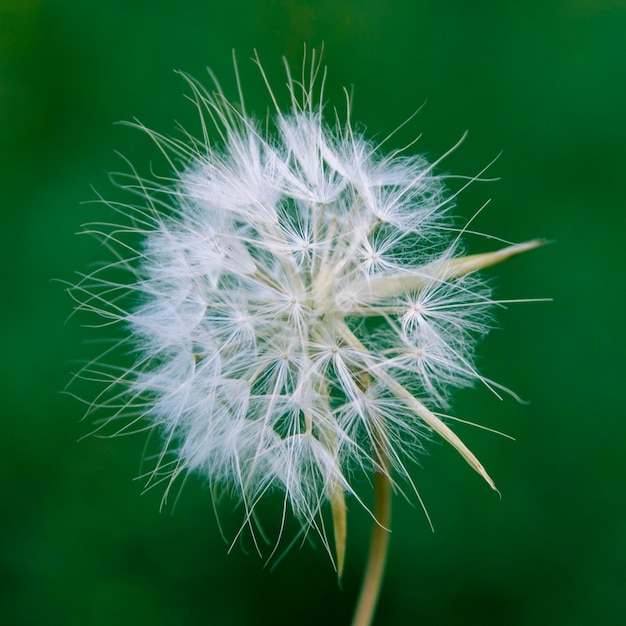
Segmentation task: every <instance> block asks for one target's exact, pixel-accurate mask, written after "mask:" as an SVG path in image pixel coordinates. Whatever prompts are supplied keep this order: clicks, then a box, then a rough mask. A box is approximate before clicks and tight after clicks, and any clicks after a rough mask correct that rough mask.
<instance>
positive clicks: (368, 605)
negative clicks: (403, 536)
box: [352, 471, 391, 626]
mask: <svg viewBox="0 0 626 626" xmlns="http://www.w3.org/2000/svg"><path fill="white" fill-rule="evenodd" d="M374 493H375V502H374V517H375V519H374V523H373V525H372V535H371V538H370V551H369V555H368V559H367V569H366V570H365V576H364V577H363V584H362V586H361V594H360V595H359V600H358V602H357V606H356V610H355V613H354V619H353V621H352V626H370V624H371V623H372V620H373V619H374V611H375V610H376V603H377V602H378V596H379V595H380V589H381V585H382V581H383V574H384V571H385V561H386V558H387V547H388V545H389V527H390V522H391V481H390V478H389V475H388V474H387V473H386V472H385V471H378V472H376V474H375V475H374Z"/></svg>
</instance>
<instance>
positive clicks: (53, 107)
mask: <svg viewBox="0 0 626 626" xmlns="http://www.w3.org/2000/svg"><path fill="white" fill-rule="evenodd" d="M322 42H323V43H324V46H325V52H324V55H325V61H326V63H327V65H328V67H329V76H328V98H329V100H333V101H335V102H338V104H339V106H342V105H343V99H342V92H341V88H342V87H343V86H346V87H348V89H353V92H354V107H353V114H354V115H353V117H354V119H355V120H358V121H359V122H361V123H362V124H363V127H365V128H366V129H367V131H366V132H367V134H368V135H369V136H371V137H373V138H376V137H378V138H382V137H385V136H386V135H387V134H388V133H389V132H390V131H392V130H393V129H394V128H395V127H397V126H398V125H399V124H400V123H402V122H403V121H404V120H405V119H406V118H407V117H408V116H409V115H411V114H412V113H413V112H414V111H415V110H416V109H418V108H419V107H421V106H422V105H423V104H424V103H426V104H425V106H424V107H423V108H422V110H421V111H420V113H419V114H418V115H417V117H416V118H415V119H414V120H413V121H412V122H411V123H410V124H408V125H407V126H405V127H403V128H402V129H401V130H400V131H399V132H398V133H397V135H396V136H395V137H394V138H393V139H392V140H391V142H390V144H389V145H390V147H398V146H400V145H403V144H405V143H408V142H409V141H410V140H411V139H412V137H413V136H415V135H417V134H421V135H422V138H421V139H420V141H419V143H418V144H417V145H416V146H415V148H414V149H415V150H419V151H422V152H425V153H427V154H428V155H430V156H431V157H433V158H436V157H437V156H438V155H440V154H441V153H443V152H444V151H445V150H447V149H448V148H449V147H450V146H451V145H453V144H454V143H455V142H456V141H457V140H458V139H459V137H460V136H461V135H462V133H463V132H464V131H465V130H468V131H469V135H468V138H467V139H466V141H465V142H464V143H463V145H462V146H461V147H460V148H459V149H458V150H456V151H455V152H454V154H452V155H451V156H450V157H449V158H448V159H447V160H446V161H445V163H444V164H443V167H444V168H445V170H446V171H451V172H455V173H460V174H468V175H472V174H476V173H477V172H478V171H480V170H481V169H482V167H484V166H485V165H487V164H488V163H489V162H490V161H491V160H492V159H493V158H494V157H496V156H498V155H499V154H500V153H501V154H500V156H499V158H498V159H497V161H496V162H495V164H494V165H493V166H492V167H491V168H490V170H489V174H490V175H491V176H493V177H494V178H499V179H500V180H499V181H497V182H491V183H480V184H475V185H473V186H472V187H470V188H469V189H468V190H466V191H465V192H464V193H463V195H462V196H461V197H460V199H459V203H458V204H459V205H458V209H457V211H458V213H459V215H460V216H463V217H465V218H468V217H470V216H471V215H473V214H474V212H475V211H476V210H477V209H478V208H479V207H480V206H481V205H482V204H483V203H484V202H485V201H486V200H488V199H491V203H490V204H489V206H488V207H487V208H486V209H485V210H484V211H483V212H482V214H481V215H480V216H479V217H478V218H477V220H476V222H475V224H474V225H475V227H476V228H477V229H479V230H482V231H485V232H489V233H493V234H496V235H499V236H501V237H504V238H506V239H512V240H516V241H523V240H526V239H529V238H534V237H538V236H540V237H546V238H548V239H550V240H552V242H553V243H552V244H551V245H549V246H545V247H544V248H542V249H539V250H536V251H533V252H532V253H529V254H528V255H524V256H523V257H520V258H516V259H513V260H511V261H510V262H508V263H507V264H505V265H502V266H498V267H497V268H495V269H494V270H493V271H490V275H492V276H493V277H494V282H495V285H496V288H497V294H498V296H500V297H502V298H516V297H520V298H533V297H537V298H541V297H552V298H554V301H553V302H552V303H535V304H519V305H514V306H511V307H510V308H509V309H508V310H506V311H503V312H502V313H501V315H500V324H501V329H500V330H497V331H495V332H493V333H492V334H491V335H490V336H489V338H488V339H487V340H486V341H485V342H484V343H483V344H482V345H481V348H480V355H481V357H480V363H481V365H482V368H483V372H484V373H485V374H487V375H488V376H490V377H492V378H495V379H497V380H498V381H499V382H501V383H503V384H505V385H508V386H511V387H512V388H513V389H515V390H516V391H517V392H518V393H519V394H520V395H521V396H522V397H523V398H524V399H525V400H527V401H528V403H527V404H518V403H516V402H515V401H513V400H510V399H505V400H504V401H502V402H501V401H499V400H497V399H496V398H494V397H493V396H492V395H490V394H489V393H488V392H486V391H484V390H470V391H466V392H463V393H461V394H459V395H458V396H457V401H456V403H455V407H454V409H455V411H456V414H458V415H460V416H462V417H463V418H466V419H469V420H474V421H477V422H479V423H482V424H487V425H489V426H491V427H495V428H499V429H502V430H504V431H506V432H507V433H510V434H511V435H513V436H514V437H515V438H516V441H515V442H511V441H509V440H507V439H503V438H500V437H497V436H496V435H492V434H489V433H485V432H481V431H478V430H475V429H471V428H469V427H463V426H459V427H458V431H459V433H460V434H461V435H462V436H463V437H465V438H466V439H467V440H468V441H469V443H470V444H471V446H472V447H473V448H474V449H475V450H476V452H477V453H478V454H479V456H480V458H481V459H482V460H483V462H484V463H485V464H486V466H487V467H488V469H489V471H490V473H491V474H492V475H493V476H494V477H495V479H496V482H497V484H498V487H499V489H500V491H501V493H502V497H501V498H498V496H497V495H495V494H493V493H492V492H490V490H489V489H488V488H487V487H486V486H485V485H484V484H482V483H481V481H480V479H479V477H478V476H476V475H475V474H473V472H472V471H471V470H470V469H469V468H468V467H466V466H465V465H464V463H463V462H462V460H460V459H459V458H458V455H455V454H454V453H453V452H452V451H450V450H448V449H447V448H446V447H445V446H443V445H438V444H433V445H432V446H431V447H430V454H429V455H428V456H425V457H424V458H423V459H421V464H420V467H416V468H415V472H414V476H415V481H416V484H417V486H418V488H419V490H420V493H421V495H422V497H423V498H424V500H425V502H426V504H427V506H428V509H429V512H430V515H431V517H432V519H433V522H434V525H435V532H434V533H432V532H431V531H430V530H429V527H428V525H427V523H426V520H425V517H424V515H423V513H422V512H421V511H420V509H419V507H417V506H413V505H411V504H410V503H406V502H405V501H403V500H402V499H401V498H396V500H395V511H394V525H393V528H394V531H393V535H392V539H391V546H390V556H389V563H388V570H387V577H386V581H385V586H384V589H383V593H382V597H381V600H380V606H379V612H378V617H377V622H376V623H377V624H422V625H450V624H464V625H470V624H480V625H481V626H490V625H494V626H495V625H498V626H501V625H503V624H506V625H511V626H530V625H533V626H535V625H538V624H567V625H570V626H571V625H588V624H590V623H597V624H604V625H611V624H615V625H617V624H623V623H626V607H625V600H624V589H625V588H626V573H625V569H626V516H625V514H626V506H625V498H624V495H625V493H624V491H625V480H624V478H625V471H624V458H625V454H624V450H625V441H626V422H625V419H624V417H625V415H624V413H625V410H624V356H625V347H626V345H625V341H624V338H625V334H624V316H625V312H624V305H625V298H624V269H625V267H624V253H623V250H624V247H625V243H624V242H625V235H626V229H625V225H626V223H625V218H624V215H625V209H626V193H625V184H624V183H625V179H626V3H624V2H611V1H609V0H560V1H556V0H553V1H547V2H546V1H542V2H539V1H530V2H513V1H506V0H504V1H503V0H498V1H486V2H481V3H477V2H463V1H460V0H457V1H450V0H447V1H443V2H434V1H424V0H412V1H408V0H390V1H387V2H381V1H380V0H358V1H357V0H322V1H320V2H305V1H304V0H301V1H299V0H273V1H268V2H262V1H260V0H257V1H250V2H245V1H243V0H231V1H230V2H226V1H225V0H223V1H220V2H206V1H205V2H192V1H191V0H177V1H176V2H163V1H160V0H153V1H152V2H144V1H134V2H127V1H122V0H108V1H107V2H83V1H80V2H79V1H78V0H56V1H53V0H0V142H1V144H0V145H1V150H0V210H1V212H2V221H1V225H2V228H1V229H0V236H1V238H2V243H1V246H0V254H1V255H2V259H1V264H0V268H1V272H2V288H1V290H0V293H1V294H2V306H1V307H0V315H1V317H2V323H1V324H0V332H1V333H2V335H1V339H0V341H1V345H2V374H1V376H0V384H1V385H2V403H1V406H2V408H1V411H2V431H1V432H2V455H1V462H2V471H1V473H0V481H1V484H2V491H1V501H2V514H1V515H0V545H1V552H0V567H1V572H0V575H1V576H2V578H3V580H2V582H1V584H0V596H1V601H0V602H1V604H0V621H2V623H5V624H29V625H30V624H32V625H42V624H46V625H56V624H59V625H81V626H96V625H107V626H108V625H110V624H115V625H116V626H126V625H129V626H130V625H132V626H140V625H143V624H146V625H147V624H150V625H151V626H160V625H168V626H169V625H172V624H176V625H181V626H188V625H195V624H210V625H211V626H213V625H216V626H222V625H223V626H238V625H244V624H264V623H268V624H274V625H275V626H279V625H288V624H289V625H291V624H346V623H348V621H349V616H350V614H351V610H352V606H353V603H354V600H355V596H356V594H357V590H358V585H359V582H360V572H361V569H362V567H363V562H364V559H365V552H366V547H367V540H368V531H369V520H368V518H367V516H366V515H365V514H364V513H363V512H362V511H359V509H358V506H356V505H355V504H353V505H352V506H351V508H350V520H349V522H350V528H349V545H348V555H347V569H346V573H345V576H344V580H343V585H342V588H339V586H338V585H337V581H336V579H335V577H334V574H333V571H332V569H331V566H330V562H329V559H328V558H327V556H326V555H325V554H324V551H323V550H321V549H320V548H319V546H318V547H317V548H315V547H311V546H309V545H305V546H303V547H302V549H295V550H292V551H291V552H290V553H289V554H287V556H286V557H285V558H284V559H283V560H282V561H281V562H280V563H279V564H278V565H277V566H276V567H274V568H272V567H270V566H267V565H266V564H265V561H264V560H263V559H261V558H259V557H258V556H256V555H255V554H254V551H253V550H251V546H250V545H249V542H248V543H247V544H246V543H245V542H244V545H243V546H235V548H234V549H233V551H232V552H231V554H227V549H228V544H227V543H226V542H225V541H224V540H223V539H222V538H221V536H220V532H219V528H218V525H217V523H216V519H215V515H214V512H213V505H212V502H211V499H210V496H209V493H208V491H207V489H206V487H205V486H204V485H203V483H202V481H200V480H196V479H191V480H189V481H188V482H187V484H186V486H185V488H184V490H183V491H182V495H181V497H180V499H179V500H178V502H177V504H176V505H175V506H174V504H173V503H170V504H169V505H168V506H166V507H165V508H164V509H163V510H162V511H160V501H161V495H162V494H161V493H160V492H159V490H158V489H155V490H153V491H150V492H148V493H146V494H143V495H142V483H141V480H133V478H134V477H136V476H138V475H139V474H140V473H141V471H142V466H141V462H140V461H141V457H142V454H143V449H144V438H143V437H142V436H140V435H138V436H134V437H127V438H118V439H115V440H110V439H99V438H95V437H88V438H86V439H83V440H80V439H81V437H83V436H84V435H86V434H87V433H88V432H89V431H90V430H91V428H92V425H91V424H89V423H87V422H85V421H81V417H82V414H83V411H84V407H82V406H81V405H80V404H79V403H78V402H77V401H76V400H74V399H73V398H72V397H70V396H68V395H63V394H62V393H60V392H61V391H62V390H63V389H64V387H65V386H66V384H67V382H68V380H69V379H70V377H71V373H72V372H73V371H75V369H76V368H77V367H78V365H77V364H78V363H79V362H80V361H81V360H83V359H85V358H88V356H89V355H92V354H93V353H94V350H96V351H97V349H98V342H100V341H102V340H103V339H104V338H105V337H106V335H107V331H106V329H104V330H90V329H86V328H84V327H82V325H81V324H80V320H76V319H73V318H72V319H70V320H68V317H69V314H70V312H71V309H72V304H71V301H70V298H69V297H68V296H67V294H65V293H64V286H63V284H62V283H61V282H55V280H56V279H59V280H61V281H64V280H65V281H72V280H75V274H74V272H75V271H77V270H85V269H87V268H88V267H89V264H90V263H92V262H94V261H100V260H102V259H103V258H107V257H106V255H107V252H106V250H105V249H104V248H102V246H100V245H99V244H98V243H97V242H96V241H94V240H92V239H89V238H87V237H77V236H76V235H75V233H76V232H77V231H78V230H80V226H81V224H83V223H85V222H88V221H92V220H94V219H101V218H103V217H106V211H105V210H104V209H103V208H102V207H98V206H96V205H93V204H89V201H91V200H93V199H94V198H95V197H96V191H97V192H99V193H101V194H103V195H104V196H105V197H107V198H110V199H113V200H115V199H123V195H122V193H121V192H120V191H119V190H118V189H116V188H115V187H114V185H113V184H112V183H111V182H110V180H109V178H108V174H109V172H111V171H115V170H119V169H124V167H125V166H124V163H123V161H122V159H121V158H120V157H119V156H118V155H117V154H116V152H115V151H119V152H121V153H122V154H124V155H125V156H127V157H128V158H129V159H130V160H131V161H132V162H133V163H137V164H138V165H140V166H142V167H144V168H146V167H149V166H150V163H151V162H155V163H158V162H159V161H158V159H159V155H158V153H157V151H156V149H155V147H154V146H152V145H150V143H149V142H148V141H147V140H146V139H145V138H144V137H143V136H141V135H140V133H138V132H136V131H133V130H132V129H129V128H127V127H124V126H120V125H115V124H114V123H115V122H117V121H119V120H129V119H132V118H133V117H135V116H137V117H139V118H140V119H141V121H142V122H144V123H145V124H147V125H148V126H150V127H152V128H155V129H157V130H159V131H161V132H164V133H166V134H169V133H175V132H176V129H175V121H179V122H181V123H182V124H184V125H186V126H188V127H190V128H197V127H196V126H194V124H195V116H194V111H193V106H192V105H191V104H190V103H189V102H188V101H187V100H185V98H184V96H183V94H184V93H186V87H185V85H184V82H183V80H182V79H181V78H180V76H178V75H177V74H175V73H174V72H173V71H172V70H175V69H180V70H185V71H186V72H189V73H190V74H192V75H194V76H196V77H199V78H201V79H203V80H204V78H205V77H206V76H207V75H206V71H205V67H206V66H210V67H211V68H212V69H213V70H214V71H215V72H216V74H217V75H218V76H219V77H220V79H221V82H222V84H223V86H224V88H225V90H226V91H227V92H228V93H231V94H233V96H235V94H236V91H235V82H234V78H233V72H232V61H231V50H232V49H235V50H236V51H237V54H238V59H239V65H240V68H241V74H242V80H243V82H244V88H245V91H246V97H247V103H248V106H249V107H250V108H252V109H253V110H255V111H257V112H258V113H259V114H261V115H263V114H264V112H265V107H266V106H267V98H266V95H265V94H264V92H263V90H262V88H261V84H260V81H259V80H258V77H257V76H256V74H255V70H254V68H253V66H252V64H251V63H249V62H248V59H249V58H250V57H251V56H252V51H253V49H255V48H256V49H257V50H258V52H259V55H260V56H261V58H262V60H263V61H264V63H265V67H266V69H267V71H268V73H269V75H270V77H271V80H272V81H273V84H275V85H279V86H280V85H282V83H283V82H284V81H283V77H282V74H281V65H280V63H281V61H280V58H281V56H282V55H285V56H286V57H287V58H288V59H289V61H290V63H291V65H292V67H294V68H297V67H298V66H299V63H300V61H301V58H302V49H303V43H306V44H307V45H308V46H309V47H311V46H317V47H319V46H320V45H321V44H322ZM161 165H162V163H161ZM94 190H95V191H94ZM470 245H471V246H475V247H474V248H473V250H474V251H479V249H482V250H484V249H485V242H481V241H474V242H470ZM481 245H482V246H483V247H482V248H480V246H481ZM79 440H80V441H79ZM366 487H367V485H364V497H369V496H368V493H367V488H366ZM278 511H279V509H278V506H276V507H275V508H274V509H273V505H272V503H271V502H270V503H268V506H267V507H266V509H265V510H264V512H263V514H264V515H265V514H267V515H268V517H269V516H272V515H277V514H278ZM221 516H222V519H223V520H224V525H225V527H226V531H227V532H230V531H232V529H233V528H236V524H237V520H238V517H236V516H230V514H229V513H228V511H227V510H222V511H221ZM266 553H269V550H267V551H266Z"/></svg>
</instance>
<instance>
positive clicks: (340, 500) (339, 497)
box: [330, 482, 348, 582]
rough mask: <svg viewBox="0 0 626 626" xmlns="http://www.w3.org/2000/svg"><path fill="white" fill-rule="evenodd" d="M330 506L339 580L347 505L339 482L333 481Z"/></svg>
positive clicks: (344, 542) (339, 577) (342, 561)
mask: <svg viewBox="0 0 626 626" xmlns="http://www.w3.org/2000/svg"><path fill="white" fill-rule="evenodd" d="M330 506H331V509H332V513H333V532H334V535H335V553H336V555H335V556H336V558H337V578H338V580H339V582H341V577H342V575H343V566H344V563H345V558H346V536H347V515H346V514H347V510H348V509H347V507H346V492H345V490H344V488H343V485H341V484H340V483H339V482H335V484H334V485H333V488H332V491H331V493H330Z"/></svg>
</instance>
